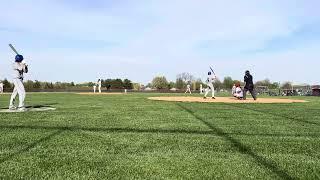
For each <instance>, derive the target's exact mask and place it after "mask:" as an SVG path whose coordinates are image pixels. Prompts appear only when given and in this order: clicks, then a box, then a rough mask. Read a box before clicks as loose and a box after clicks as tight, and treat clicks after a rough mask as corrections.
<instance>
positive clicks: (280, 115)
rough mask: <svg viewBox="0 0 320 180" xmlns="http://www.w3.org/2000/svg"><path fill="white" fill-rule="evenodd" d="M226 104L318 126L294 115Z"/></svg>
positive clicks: (319, 124) (318, 124)
mask: <svg viewBox="0 0 320 180" xmlns="http://www.w3.org/2000/svg"><path fill="white" fill-rule="evenodd" d="M228 105H229V106H232V107H235V108H238V109H243V110H250V111H254V112H258V113H262V114H266V115H271V116H274V117H281V118H284V119H288V120H291V121H295V122H298V123H305V124H309V125H317V126H320V123H316V122H311V121H307V120H303V119H298V118H294V117H289V116H285V115H283V114H275V113H272V112H271V111H263V110H259V109H254V108H249V107H247V106H237V105H234V104H233V105H231V104H228Z"/></svg>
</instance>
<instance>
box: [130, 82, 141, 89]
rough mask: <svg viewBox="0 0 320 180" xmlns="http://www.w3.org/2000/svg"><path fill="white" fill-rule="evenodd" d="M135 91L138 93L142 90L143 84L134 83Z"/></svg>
mask: <svg viewBox="0 0 320 180" xmlns="http://www.w3.org/2000/svg"><path fill="white" fill-rule="evenodd" d="M132 86H133V89H134V90H136V91H140V90H141V84H140V83H132Z"/></svg>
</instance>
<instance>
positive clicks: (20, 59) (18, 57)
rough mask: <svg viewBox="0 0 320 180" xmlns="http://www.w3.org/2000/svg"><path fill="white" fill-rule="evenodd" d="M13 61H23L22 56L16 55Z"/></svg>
mask: <svg viewBox="0 0 320 180" xmlns="http://www.w3.org/2000/svg"><path fill="white" fill-rule="evenodd" d="M15 60H16V62H21V61H23V56H22V55H20V54H18V55H16V58H15Z"/></svg>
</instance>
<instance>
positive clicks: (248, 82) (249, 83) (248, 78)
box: [243, 71, 257, 100]
mask: <svg viewBox="0 0 320 180" xmlns="http://www.w3.org/2000/svg"><path fill="white" fill-rule="evenodd" d="M244 83H245V86H244V92H243V99H244V100H245V99H246V95H247V92H248V91H249V92H250V94H251V96H252V97H253V99H254V100H257V96H256V92H255V90H254V85H253V80H252V75H251V74H250V72H249V71H246V73H245V76H244Z"/></svg>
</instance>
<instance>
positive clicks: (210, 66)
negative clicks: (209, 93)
mask: <svg viewBox="0 0 320 180" xmlns="http://www.w3.org/2000/svg"><path fill="white" fill-rule="evenodd" d="M210 69H211V71H212V73H213V74H214V75H216V73H214V70H213V69H212V68H211V66H210Z"/></svg>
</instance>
